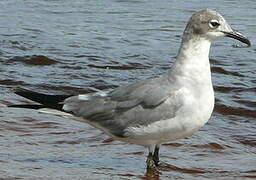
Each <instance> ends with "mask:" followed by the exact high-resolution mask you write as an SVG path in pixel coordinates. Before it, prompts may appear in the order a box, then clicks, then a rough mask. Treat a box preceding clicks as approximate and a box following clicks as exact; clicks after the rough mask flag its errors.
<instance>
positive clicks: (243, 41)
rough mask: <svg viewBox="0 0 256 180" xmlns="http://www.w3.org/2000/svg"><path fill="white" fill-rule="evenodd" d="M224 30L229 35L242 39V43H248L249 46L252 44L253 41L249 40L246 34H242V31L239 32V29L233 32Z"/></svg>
mask: <svg viewBox="0 0 256 180" xmlns="http://www.w3.org/2000/svg"><path fill="white" fill-rule="evenodd" d="M222 32H223V33H224V34H225V36H227V37H231V38H234V39H237V40H238V41H241V42H242V43H245V44H247V47H250V46H251V42H250V41H249V39H248V38H247V37H245V36H244V35H242V34H241V33H239V32H237V31H232V32H226V31H222Z"/></svg>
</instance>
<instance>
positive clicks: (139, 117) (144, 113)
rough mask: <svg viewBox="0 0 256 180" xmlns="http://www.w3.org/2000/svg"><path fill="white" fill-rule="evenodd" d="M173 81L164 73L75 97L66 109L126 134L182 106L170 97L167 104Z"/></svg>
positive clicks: (101, 125) (67, 103)
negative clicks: (159, 75) (96, 92)
mask: <svg viewBox="0 0 256 180" xmlns="http://www.w3.org/2000/svg"><path fill="white" fill-rule="evenodd" d="M170 83H171V82H170V80H168V79H167V78H165V76H161V77H158V78H155V79H150V80H144V81H140V82H138V83H134V84H131V85H128V86H122V87H119V88H117V89H115V90H113V91H111V92H109V93H108V94H104V95H100V94H89V95H79V96H73V97H70V98H68V99H66V100H65V101H64V106H63V109H64V110H65V111H68V112H72V113H73V114H74V115H75V116H79V117H82V118H84V119H86V120H87V121H90V122H92V124H95V123H96V124H97V126H100V127H102V128H103V129H105V130H107V131H108V132H109V133H111V134H113V135H115V136H119V137H123V136H124V133H125V129H126V128H128V127H136V126H145V125H148V124H151V123H153V122H155V121H159V120H164V119H170V118H172V117H174V116H175V112H176V111H177V110H178V109H179V106H180V105H179V104H176V103H174V102H171V101H170V100H168V103H166V100H167V99H168V98H169V99H170V97H171V96H172V94H173V92H174V91H175V89H173V88H172V87H173V86H172V85H171V84H170Z"/></svg>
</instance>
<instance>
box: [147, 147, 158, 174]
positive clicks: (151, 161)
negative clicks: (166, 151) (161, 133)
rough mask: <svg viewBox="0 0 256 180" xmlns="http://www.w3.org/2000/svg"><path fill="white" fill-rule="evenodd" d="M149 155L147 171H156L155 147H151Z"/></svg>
mask: <svg viewBox="0 0 256 180" xmlns="http://www.w3.org/2000/svg"><path fill="white" fill-rule="evenodd" d="M148 149H149V153H148V157H147V161H146V163H147V169H156V164H155V161H154V156H153V149H154V146H150V147H149V148H148Z"/></svg>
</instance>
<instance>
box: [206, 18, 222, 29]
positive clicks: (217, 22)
mask: <svg viewBox="0 0 256 180" xmlns="http://www.w3.org/2000/svg"><path fill="white" fill-rule="evenodd" d="M219 25H220V23H219V21H217V20H211V21H210V23H209V26H210V28H217V27H219Z"/></svg>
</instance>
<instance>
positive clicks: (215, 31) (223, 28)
mask: <svg viewBox="0 0 256 180" xmlns="http://www.w3.org/2000/svg"><path fill="white" fill-rule="evenodd" d="M196 36H198V37H202V38H205V39H207V40H209V41H213V40H215V39H218V38H221V37H225V36H226V37H231V38H234V39H237V40H239V41H241V42H243V43H245V44H247V45H248V46H250V45H251V44H250V41H249V40H248V39H247V38H246V37H245V36H243V35H242V34H241V33H238V32H236V31H234V30H232V28H231V27H230V25H229V24H228V23H227V22H226V20H225V19H224V18H223V16H222V15H220V14H219V13H218V12H216V11H213V10H210V9H203V10H200V11H198V12H196V13H195V14H193V15H192V17H191V18H190V20H189V22H188V24H187V26H186V29H185V31H184V36H183V37H184V39H183V40H189V39H191V38H193V37H196Z"/></svg>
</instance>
